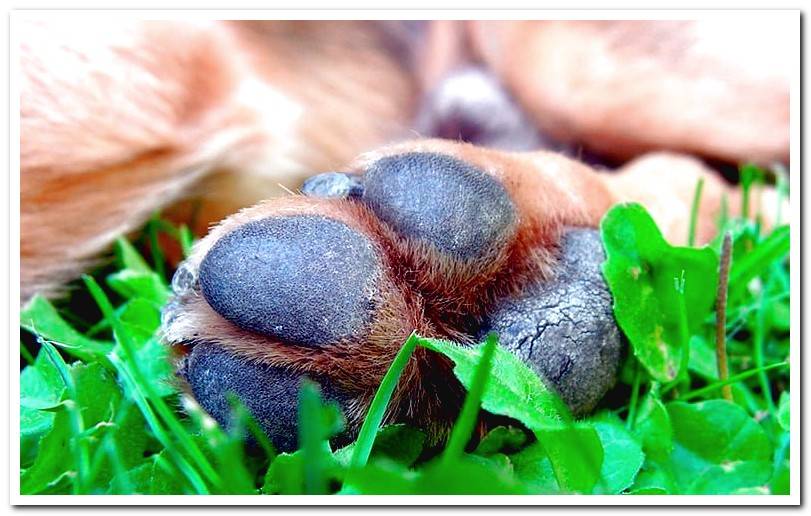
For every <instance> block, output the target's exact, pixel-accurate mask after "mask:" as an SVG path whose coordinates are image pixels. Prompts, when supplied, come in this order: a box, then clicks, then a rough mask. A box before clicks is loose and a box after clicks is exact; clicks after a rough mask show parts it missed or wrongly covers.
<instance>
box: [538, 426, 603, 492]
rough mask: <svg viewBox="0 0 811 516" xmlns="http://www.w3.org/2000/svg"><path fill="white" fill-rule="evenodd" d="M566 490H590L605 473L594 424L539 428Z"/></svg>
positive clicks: (554, 468) (556, 475) (553, 467)
mask: <svg viewBox="0 0 811 516" xmlns="http://www.w3.org/2000/svg"><path fill="white" fill-rule="evenodd" d="M535 434H536V435H537V436H538V441H539V442H540V443H541V445H543V447H544V450H546V455H547V457H549V460H550V461H551V462H552V470H553V471H554V472H555V478H556V479H557V482H558V485H559V486H560V488H561V490H562V491H563V492H565V493H589V492H591V490H592V489H593V488H594V486H595V484H597V482H598V480H599V479H600V475H601V468H602V465H603V460H604V451H603V447H602V444H601V442H600V435H599V434H598V433H597V430H596V429H595V427H594V426H593V425H590V424H587V423H570V424H568V425H565V426H564V425H561V426H558V427H548V428H545V429H538V430H535Z"/></svg>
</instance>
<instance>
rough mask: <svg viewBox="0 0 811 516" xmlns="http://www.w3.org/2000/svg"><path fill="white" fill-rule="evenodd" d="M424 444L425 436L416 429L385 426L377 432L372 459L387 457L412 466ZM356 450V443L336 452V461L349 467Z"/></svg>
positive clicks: (400, 425)
mask: <svg viewBox="0 0 811 516" xmlns="http://www.w3.org/2000/svg"><path fill="white" fill-rule="evenodd" d="M424 443H425V434H424V433H423V432H422V431H420V430H417V429H416V428H412V427H410V426H407V425H403V424H397V425H388V426H384V427H381V428H380V430H378V432H377V436H376V437H375V442H374V446H372V453H371V455H370V458H371V459H372V460H377V459H380V458H383V457H385V458H388V459H390V460H393V461H395V462H397V463H398V464H403V465H405V466H410V465H411V464H413V463H414V461H416V460H417V458H418V457H419V456H420V454H421V453H422V447H423V444H424ZM354 450H355V443H351V444H349V445H347V446H344V447H343V448H341V449H340V450H337V451H336V452H335V459H336V460H337V461H338V462H339V463H340V464H341V465H342V466H344V467H349V463H350V460H351V458H352V453H353V452H354Z"/></svg>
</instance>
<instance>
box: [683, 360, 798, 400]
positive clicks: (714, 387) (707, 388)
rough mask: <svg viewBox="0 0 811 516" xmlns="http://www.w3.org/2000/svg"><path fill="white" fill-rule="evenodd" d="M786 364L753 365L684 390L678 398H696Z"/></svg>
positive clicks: (786, 365) (786, 363)
mask: <svg viewBox="0 0 811 516" xmlns="http://www.w3.org/2000/svg"><path fill="white" fill-rule="evenodd" d="M788 366H789V363H788V362H778V363H776V364H769V365H767V366H763V367H755V368H754V369H749V370H747V371H744V372H742V373H738V374H736V375H732V376H730V377H729V378H727V379H726V380H724V381H723V382H722V381H718V382H713V383H711V384H710V385H707V386H705V387H702V388H700V389H696V390H694V391H690V392H685V393H684V394H682V395H681V396H679V399H680V400H682V401H687V400H691V399H693V398H698V397H701V396H704V395H706V394H709V393H711V392H715V391H716V390H717V389H720V388H721V387H723V386H725V385H732V384H733V383H738V382H742V381H743V380H746V379H747V378H751V377H752V376H755V375H759V374H762V373H766V371H771V370H772V369H778V368H781V367H788Z"/></svg>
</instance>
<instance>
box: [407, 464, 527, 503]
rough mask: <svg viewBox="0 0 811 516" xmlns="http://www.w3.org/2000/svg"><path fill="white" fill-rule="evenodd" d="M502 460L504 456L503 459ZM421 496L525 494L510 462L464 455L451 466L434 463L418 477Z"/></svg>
mask: <svg viewBox="0 0 811 516" xmlns="http://www.w3.org/2000/svg"><path fill="white" fill-rule="evenodd" d="M501 457H503V455H501ZM417 492H418V493H420V494H489V495H495V494H525V493H526V488H525V487H524V486H523V485H521V484H520V483H519V482H518V481H517V480H516V478H515V476H514V475H513V472H512V467H511V465H510V463H509V461H505V460H500V461H499V460H498V459H494V460H492V459H490V458H489V457H480V456H476V455H462V456H461V457H458V458H457V459H455V460H454V461H452V462H450V463H443V462H434V463H431V464H429V465H428V466H426V467H425V468H423V470H422V471H421V472H420V475H419V476H418V477H417Z"/></svg>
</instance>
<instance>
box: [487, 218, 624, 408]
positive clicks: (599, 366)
mask: <svg viewBox="0 0 811 516" xmlns="http://www.w3.org/2000/svg"><path fill="white" fill-rule="evenodd" d="M561 246H562V251H563V255H562V257H561V262H560V264H559V267H558V269H557V273H556V277H555V278H554V279H553V280H551V281H548V282H545V283H537V284H535V285H532V286H531V287H530V288H529V289H527V290H526V291H525V292H524V293H523V294H522V295H521V296H520V297H518V298H514V299H505V300H503V301H501V302H500V304H499V305H498V306H497V307H496V309H495V310H494V311H492V312H491V313H490V315H489V317H488V320H487V321H486V322H485V325H484V328H483V330H482V334H484V333H486V332H487V331H491V330H493V331H496V332H498V334H499V336H500V340H501V343H502V344H503V345H504V346H506V347H507V348H509V349H511V350H512V351H514V352H515V353H516V354H517V355H518V356H520V357H521V358H522V359H523V360H524V361H526V362H527V363H528V364H530V365H531V366H532V367H533V368H534V369H535V371H536V372H537V373H538V374H540V375H541V377H543V378H544V379H545V380H546V381H547V384H548V385H550V386H551V387H553V388H555V389H556V390H557V391H558V393H559V394H560V396H561V398H563V400H564V401H565V402H566V403H567V404H568V405H569V407H570V408H571V409H572V412H574V413H575V414H576V415H581V414H584V413H586V412H589V411H590V410H592V409H593V408H594V406H595V405H596V404H597V402H598V401H599V400H600V399H601V398H602V397H603V395H604V394H605V393H606V391H607V390H608V389H609V388H611V386H612V385H613V384H614V382H615V380H616V375H617V368H618V366H619V361H620V351H621V342H622V341H621V336H620V331H619V329H618V328H617V324H616V322H615V320H614V312H613V308H612V304H613V301H612V298H611V294H610V292H609V291H608V288H607V287H606V285H605V280H604V279H603V275H602V271H601V264H602V262H603V261H604V259H605V255H604V252H603V247H602V243H601V241H600V235H599V232H598V231H597V230H593V229H573V230H569V231H568V232H567V233H566V234H565V235H564V237H563V240H562V242H561Z"/></svg>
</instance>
